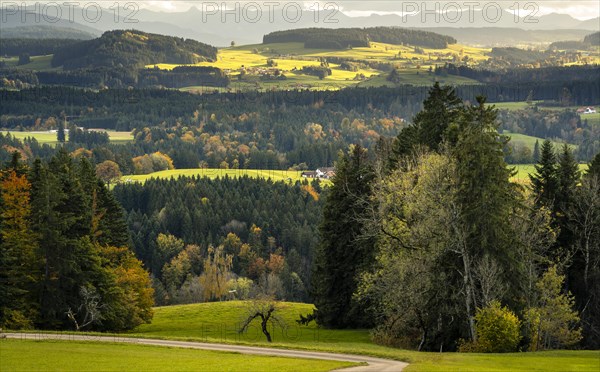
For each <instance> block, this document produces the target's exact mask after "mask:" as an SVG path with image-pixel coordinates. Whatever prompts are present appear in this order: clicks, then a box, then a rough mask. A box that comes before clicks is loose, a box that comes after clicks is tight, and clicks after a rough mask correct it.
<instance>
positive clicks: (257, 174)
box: [121, 168, 331, 185]
mask: <svg viewBox="0 0 600 372" xmlns="http://www.w3.org/2000/svg"><path fill="white" fill-rule="evenodd" d="M301 174H302V172H300V171H284V170H266V169H212V168H211V169H173V170H166V171H160V172H154V173H150V174H140V175H130V176H123V177H121V181H123V182H141V183H144V182H146V180H149V179H151V178H161V179H169V178H179V177H192V176H195V177H208V178H210V179H216V178H224V177H225V176H227V177H230V178H238V177H244V176H247V177H250V178H262V179H271V180H272V181H274V182H277V181H285V182H289V183H295V182H296V181H302V180H304V179H305V178H302V176H301ZM309 180H311V179H309ZM321 182H322V183H323V184H324V185H327V184H330V183H331V182H330V181H329V180H321Z"/></svg>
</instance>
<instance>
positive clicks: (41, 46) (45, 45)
mask: <svg viewBox="0 0 600 372" xmlns="http://www.w3.org/2000/svg"><path fill="white" fill-rule="evenodd" d="M79 41H80V40H75V39H5V38H1V39H0V54H2V55H3V56H20V55H22V54H28V55H30V56H45V55H49V54H54V53H55V52H56V51H57V50H59V49H61V48H64V47H68V46H70V45H73V44H75V43H77V42H79Z"/></svg>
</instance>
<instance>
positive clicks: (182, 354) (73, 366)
mask: <svg viewBox="0 0 600 372" xmlns="http://www.w3.org/2000/svg"><path fill="white" fill-rule="evenodd" d="M0 356H1V357H0V370H2V371H125V370H126V371H199V370H203V371H231V372H237V371H241V370H243V371H268V370H272V371H330V370H332V369H338V368H343V367H349V366H353V365H357V363H350V362H337V361H326V360H313V359H296V358H285V357H274V356H257V355H244V354H238V353H227V352H217V351H207V350H191V349H182V348H171V347H163V346H150V345H136V344H118V343H100V342H86V341H77V342H75V341H56V340H45V341H34V340H13V339H7V340H2V341H0Z"/></svg>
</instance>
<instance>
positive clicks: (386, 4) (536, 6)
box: [135, 0, 600, 20]
mask: <svg viewBox="0 0 600 372" xmlns="http://www.w3.org/2000/svg"><path fill="white" fill-rule="evenodd" d="M270 1H272V2H278V3H280V4H284V3H286V2H290V1H289V0H253V2H255V3H257V4H259V5H262V4H267V3H268V2H270ZM203 2H204V3H217V4H222V3H225V4H233V3H235V2H238V3H241V4H244V3H248V2H250V1H249V0H236V1H231V0H228V1H223V0H209V1H189V0H180V1H178V0H176V1H150V0H148V1H135V3H137V4H138V5H139V6H140V7H142V8H147V9H150V10H154V11H169V12H182V11H186V10H188V9H189V8H190V7H192V6H196V7H198V8H200V7H201V5H202V3H203ZM295 2H297V3H303V5H304V7H305V8H306V9H309V8H310V7H312V9H314V8H315V4H319V5H320V7H321V8H322V7H323V6H324V5H325V4H327V3H332V4H335V6H337V7H338V9H339V10H340V11H342V12H343V13H344V14H346V15H348V16H368V15H369V14H372V13H377V14H393V13H395V14H400V15H401V14H402V9H403V7H407V5H406V4H407V3H414V4H417V5H419V6H420V4H422V3H423V1H422V0H415V1H404V0H388V1H379V0H332V1H329V2H328V1H319V0H308V1H307V0H295ZM469 2H475V3H479V4H481V5H482V6H483V5H484V4H486V3H492V2H493V3H497V4H500V6H502V7H503V8H504V9H507V10H509V11H510V8H512V9H513V10H514V9H516V7H515V4H519V6H518V8H521V9H523V8H524V6H525V4H531V5H532V6H533V8H532V7H531V5H530V8H529V9H531V10H535V12H536V15H537V16H541V15H546V14H550V13H563V14H569V15H571V16H572V17H574V18H577V19H581V20H586V19H591V18H596V17H599V16H600V1H598V0H591V1H590V0H583V1H571V0H562V1H559V0H539V1H529V0H496V1H473V0H464V1H454V2H453V3H455V4H458V5H459V6H460V8H461V9H463V8H464V9H463V10H465V9H467V6H468V5H465V4H467V3H469ZM427 3H438V4H440V7H444V5H446V4H447V3H450V1H431V0H429V1H427ZM265 6H267V5H265ZM521 14H524V15H527V14H529V13H528V12H526V11H525V10H521Z"/></svg>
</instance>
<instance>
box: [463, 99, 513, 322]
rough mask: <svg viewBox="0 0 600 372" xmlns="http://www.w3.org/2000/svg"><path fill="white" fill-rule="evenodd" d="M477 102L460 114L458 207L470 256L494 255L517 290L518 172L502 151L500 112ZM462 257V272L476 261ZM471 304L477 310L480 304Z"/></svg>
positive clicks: (477, 259) (503, 142)
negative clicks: (515, 181) (515, 180)
mask: <svg viewBox="0 0 600 372" xmlns="http://www.w3.org/2000/svg"><path fill="white" fill-rule="evenodd" d="M477 103H478V105H476V106H470V107H467V108H465V110H464V111H463V113H462V114H461V116H460V117H459V118H458V120H457V127H458V128H459V129H460V132H459V135H458V138H457V142H456V145H455V146H454V147H453V148H452V149H451V153H452V154H453V156H454V157H455V159H456V162H457V184H458V190H457V199H458V200H457V203H458V206H457V208H458V211H459V212H458V213H459V216H460V221H461V225H462V226H464V231H465V236H464V244H465V246H466V251H467V252H466V254H467V256H468V257H470V260H476V261H479V260H481V259H482V258H483V257H484V256H488V257H490V258H491V259H493V260H494V261H496V262H497V263H498V265H499V266H500V267H501V271H502V272H503V273H504V274H502V280H503V282H504V283H510V285H511V287H512V288H517V287H518V285H517V284H518V282H517V281H518V275H516V274H515V273H518V271H519V264H518V261H517V257H516V256H517V255H516V253H517V252H516V250H515V249H514V247H515V238H514V236H513V233H512V231H513V230H512V225H511V223H510V221H511V214H512V213H513V211H514V209H515V208H516V207H518V199H517V189H516V186H515V184H513V183H512V182H510V178H511V177H512V176H513V175H514V170H512V169H511V168H509V167H508V166H507V164H506V162H505V161H504V155H503V148H504V146H505V145H506V143H507V142H508V138H506V137H505V136H501V135H499V134H498V131H497V127H498V123H497V120H496V118H497V110H495V109H493V108H490V107H488V106H486V105H485V98H484V97H477ZM464 254H465V253H463V255H464ZM470 260H469V261H470ZM463 261H464V262H463V263H464V265H463V266H464V267H465V269H464V270H463V271H467V267H468V266H469V265H474V262H475V261H473V262H470V263H469V262H467V261H466V260H464V259H463ZM459 271H460V270H459ZM467 279H468V277H467ZM469 280H472V279H469ZM471 284H474V283H471ZM472 305H474V306H473V307H472V310H473V311H474V309H475V308H476V307H477V306H478V304H477V303H476V302H474V303H472ZM470 315H471V316H472V315H473V314H470Z"/></svg>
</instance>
